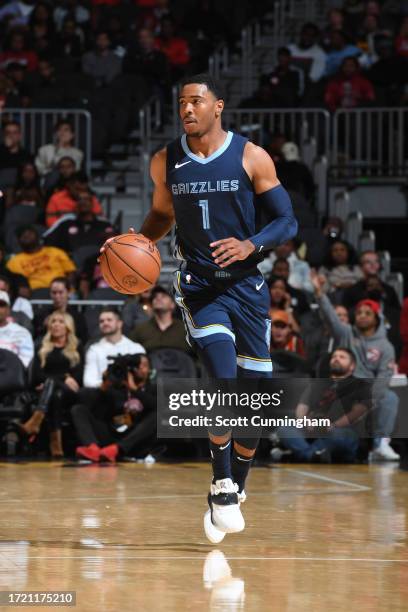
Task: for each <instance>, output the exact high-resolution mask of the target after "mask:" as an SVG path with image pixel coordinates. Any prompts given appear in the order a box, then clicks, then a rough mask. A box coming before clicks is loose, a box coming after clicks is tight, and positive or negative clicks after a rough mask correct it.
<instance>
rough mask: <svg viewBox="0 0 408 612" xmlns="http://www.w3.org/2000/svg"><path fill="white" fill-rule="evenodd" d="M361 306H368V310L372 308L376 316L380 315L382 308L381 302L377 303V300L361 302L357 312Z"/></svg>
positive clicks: (357, 305) (358, 304) (357, 306)
mask: <svg viewBox="0 0 408 612" xmlns="http://www.w3.org/2000/svg"><path fill="white" fill-rule="evenodd" d="M361 306H367V307H368V308H371V310H372V311H373V312H375V314H376V315H379V314H380V311H381V306H380V304H379V302H376V301H375V300H360V301H359V302H358V303H357V304H356V310H358V309H359V308H361Z"/></svg>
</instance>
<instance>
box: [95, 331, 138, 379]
mask: <svg viewBox="0 0 408 612" xmlns="http://www.w3.org/2000/svg"><path fill="white" fill-rule="evenodd" d="M136 353H146V351H145V349H144V348H143V346H142V345H141V344H139V343H138V342H132V340H129V338H127V337H126V336H122V338H121V339H120V340H119V342H116V343H115V344H113V342H109V340H106V338H102V339H101V340H99V342H95V343H94V344H91V346H90V347H89V349H88V350H87V352H86V355H85V371H84V387H99V386H100V384H101V383H102V374H103V373H104V372H105V371H106V369H107V367H108V365H109V361H108V357H109V356H112V357H113V356H115V357H116V355H135V354H136Z"/></svg>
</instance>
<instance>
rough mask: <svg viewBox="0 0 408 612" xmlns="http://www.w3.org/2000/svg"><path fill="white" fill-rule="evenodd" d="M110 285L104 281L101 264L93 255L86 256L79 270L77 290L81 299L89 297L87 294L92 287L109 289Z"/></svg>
mask: <svg viewBox="0 0 408 612" xmlns="http://www.w3.org/2000/svg"><path fill="white" fill-rule="evenodd" d="M109 288H110V285H108V283H107V282H106V280H105V278H104V276H103V274H102V268H101V264H100V263H99V261H98V258H96V257H95V255H91V256H90V257H87V258H86V259H85V261H84V262H83V264H82V266H81V270H80V272H79V284H78V290H79V293H80V294H81V297H82V299H83V300H87V299H88V298H89V294H90V292H91V291H93V290H94V289H109Z"/></svg>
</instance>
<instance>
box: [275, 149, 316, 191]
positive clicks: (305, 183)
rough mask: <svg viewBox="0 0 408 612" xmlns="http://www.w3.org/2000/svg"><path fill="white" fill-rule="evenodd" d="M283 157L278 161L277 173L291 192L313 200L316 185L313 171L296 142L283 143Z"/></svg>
mask: <svg viewBox="0 0 408 612" xmlns="http://www.w3.org/2000/svg"><path fill="white" fill-rule="evenodd" d="M281 151H282V158H281V159H280V160H278V161H277V162H276V174H277V176H278V178H279V180H280V182H281V183H282V185H284V187H285V189H287V190H288V191H290V192H296V193H299V194H300V195H302V196H303V197H304V198H305V200H307V201H308V202H311V201H312V200H313V196H314V192H315V185H314V180H313V176H312V173H311V172H310V170H309V168H308V167H307V166H306V164H304V163H303V162H302V161H301V159H300V155H299V147H298V146H297V145H296V144H295V143H294V142H285V144H284V145H282V149H281Z"/></svg>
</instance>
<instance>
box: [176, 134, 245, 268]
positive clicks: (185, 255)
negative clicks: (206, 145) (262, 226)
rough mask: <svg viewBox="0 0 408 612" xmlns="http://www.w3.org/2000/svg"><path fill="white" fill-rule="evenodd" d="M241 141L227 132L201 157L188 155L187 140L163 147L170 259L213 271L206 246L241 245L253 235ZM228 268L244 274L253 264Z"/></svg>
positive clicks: (182, 138)
mask: <svg viewBox="0 0 408 612" xmlns="http://www.w3.org/2000/svg"><path fill="white" fill-rule="evenodd" d="M246 142H247V139H246V138H244V137H243V136H240V135H238V134H233V133H232V132H228V134H227V138H226V140H225V142H224V144H223V145H222V146H221V147H220V148H219V149H217V151H215V152H214V153H213V154H212V155H210V156H209V157H207V158H201V157H198V156H197V155H195V154H194V153H192V151H190V149H189V147H188V144H187V137H186V135H185V134H184V135H183V136H182V137H181V138H178V139H177V140H174V141H173V142H171V143H170V144H169V145H168V146H167V173H166V183H167V186H168V188H169V189H170V191H171V193H172V194H173V205H174V211H175V216H176V235H177V246H176V253H175V255H176V257H177V258H178V259H183V260H186V261H193V262H196V263H199V264H201V265H205V266H206V267H210V268H215V269H219V266H217V264H215V263H214V259H213V257H212V255H211V253H212V251H213V250H214V249H213V248H210V246H209V245H210V243H211V242H215V241H216V240H221V239H222V238H230V237H233V238H237V239H238V240H246V239H248V238H250V237H251V236H253V235H254V234H256V224H255V206H254V190H253V186H252V183H251V181H250V179H249V176H248V174H247V173H246V171H245V169H244V167H243V163H242V162H243V154H244V147H245V144H246ZM251 260H252V261H251V262H249V260H248V259H247V260H244V261H238V262H235V263H233V264H231V266H229V268H228V269H247V268H248V267H250V266H253V265H254V262H253V259H252V258H251Z"/></svg>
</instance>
